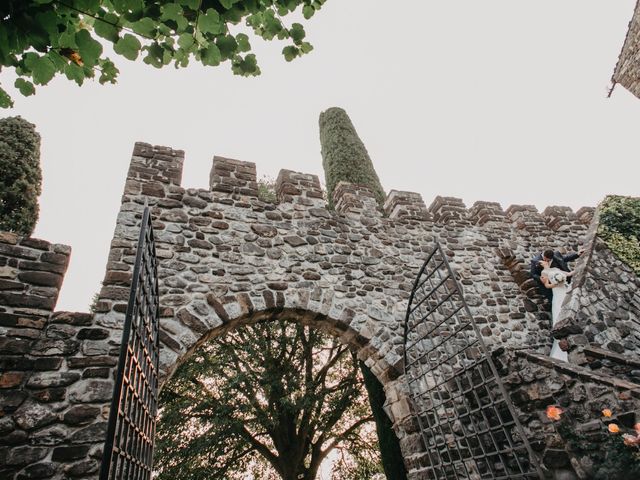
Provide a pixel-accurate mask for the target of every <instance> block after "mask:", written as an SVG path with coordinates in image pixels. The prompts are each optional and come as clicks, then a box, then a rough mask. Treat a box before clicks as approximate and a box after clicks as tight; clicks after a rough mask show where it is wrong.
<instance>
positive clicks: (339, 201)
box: [333, 182, 382, 217]
mask: <svg viewBox="0 0 640 480" xmlns="http://www.w3.org/2000/svg"><path fill="white" fill-rule="evenodd" d="M333 204H334V205H335V209H336V212H338V213H340V214H342V215H345V216H352V215H355V216H359V215H362V214H364V213H366V214H367V215H371V216H375V217H379V216H382V213H381V212H380V210H379V208H378V202H377V200H376V197H375V194H374V193H373V190H371V189H370V188H369V187H367V186H365V185H356V184H354V183H349V182H338V185H336V188H335V189H334V191H333Z"/></svg>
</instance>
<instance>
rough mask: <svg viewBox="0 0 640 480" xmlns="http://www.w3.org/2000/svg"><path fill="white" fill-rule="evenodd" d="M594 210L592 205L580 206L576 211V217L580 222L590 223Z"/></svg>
mask: <svg viewBox="0 0 640 480" xmlns="http://www.w3.org/2000/svg"><path fill="white" fill-rule="evenodd" d="M595 211H596V209H595V208H593V207H582V208H580V209H579V210H578V211H577V212H576V217H577V219H578V221H580V222H581V223H584V224H585V225H590V224H591V222H592V221H593V215H594V213H595Z"/></svg>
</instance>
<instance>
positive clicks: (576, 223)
mask: <svg viewBox="0 0 640 480" xmlns="http://www.w3.org/2000/svg"><path fill="white" fill-rule="evenodd" d="M183 162H184V152H183V151H182V150H174V149H172V148H168V147H162V146H152V145H149V144H147V143H142V142H138V143H136V144H135V147H134V151H133V155H132V159H131V167H130V169H129V175H128V178H127V184H126V187H125V194H132V195H138V194H142V195H145V196H148V197H158V198H165V197H166V198H169V199H171V200H165V201H164V203H167V202H169V203H170V202H172V201H173V200H174V199H177V198H182V193H180V192H181V191H182V190H180V191H177V190H176V188H177V187H179V186H180V179H181V176H182V166H183ZM256 179H257V169H256V164H255V163H253V162H246V161H241V160H235V159H230V158H225V157H220V156H214V157H213V163H212V167H211V173H210V176H209V184H210V191H211V192H213V193H214V196H215V195H221V196H223V197H225V196H229V197H233V198H235V200H238V201H240V202H241V204H243V205H244V204H246V205H249V203H247V202H249V201H250V200H251V199H252V198H255V199H256V200H257V199H258V183H257V180H256ZM275 194H276V199H277V202H278V203H280V204H282V205H283V206H284V205H290V207H291V208H294V209H296V210H299V211H300V210H304V209H305V208H327V202H326V199H325V192H324V191H323V190H322V186H321V184H320V180H319V178H318V176H317V175H314V174H309V173H302V172H295V171H293V170H288V169H282V170H280V172H279V174H278V177H277V179H276V183H275ZM197 196H198V198H199V199H198V200H197V201H195V203H196V204H201V203H202V201H203V200H206V199H207V195H206V194H205V193H204V192H200V191H199V192H198V195H197ZM238 196H239V197H241V198H240V199H238V198H236V197H238ZM212 198H215V197H212ZM332 200H333V204H334V206H335V211H336V212H337V213H338V214H340V215H344V216H347V217H358V216H361V215H363V214H364V212H367V213H368V214H371V215H372V216H374V217H380V216H386V217H387V218H389V219H391V220H414V221H420V222H434V223H436V224H440V225H453V224H456V225H460V226H464V225H476V226H478V227H485V226H487V227H489V226H494V227H500V226H502V227H509V228H516V229H518V230H522V231H525V232H544V231H555V232H563V233H572V232H573V233H580V232H583V231H584V230H585V229H586V227H587V226H588V225H589V224H590V222H591V220H592V218H593V212H594V209H593V208H592V207H582V208H581V209H579V210H578V211H577V212H575V213H574V212H573V210H572V209H571V208H569V207H562V206H550V207H547V208H546V209H545V210H544V211H543V212H542V213H540V212H539V211H538V210H537V209H536V207H535V206H533V205H511V206H510V207H509V208H507V209H506V210H504V209H503V208H502V207H501V205H500V204H499V203H497V202H491V201H477V202H475V203H474V204H473V206H472V207H471V208H469V209H467V207H466V205H465V204H464V202H463V201H462V200H461V199H459V198H455V197H445V196H437V197H436V198H435V199H434V200H433V201H432V203H431V204H430V205H429V207H427V206H426V205H425V202H424V200H423V198H422V196H421V195H420V194H419V193H416V192H407V191H399V190H391V191H390V192H389V194H388V195H387V198H386V200H385V202H384V205H383V206H382V208H379V207H378V205H377V202H376V201H375V196H374V194H373V192H372V191H371V189H369V188H368V187H366V186H363V185H356V184H351V183H348V182H340V183H339V184H338V185H337V186H336V188H335V190H334V192H333V199H332ZM233 201H234V200H232V199H231V198H229V199H227V200H224V202H225V203H229V202H231V203H233ZM191 203H194V202H191Z"/></svg>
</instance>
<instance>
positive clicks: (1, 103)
mask: <svg viewBox="0 0 640 480" xmlns="http://www.w3.org/2000/svg"><path fill="white" fill-rule="evenodd" d="M11 107H13V100H11V97H10V96H9V94H8V93H7V92H5V91H4V89H3V88H2V87H0V108H11Z"/></svg>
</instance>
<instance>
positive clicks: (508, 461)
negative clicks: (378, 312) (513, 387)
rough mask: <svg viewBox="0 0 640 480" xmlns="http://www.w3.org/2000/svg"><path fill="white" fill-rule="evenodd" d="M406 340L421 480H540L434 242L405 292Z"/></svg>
mask: <svg viewBox="0 0 640 480" xmlns="http://www.w3.org/2000/svg"><path fill="white" fill-rule="evenodd" d="M404 342H405V359H404V360H405V374H406V375H407V381H408V382H409V388H410V394H411V397H412V400H413V406H414V409H415V413H416V415H417V419H418V424H419V427H420V431H421V434H422V439H423V441H424V445H425V448H426V454H425V455H424V456H423V457H422V459H421V463H420V468H421V471H423V472H424V473H426V477H427V478H433V479H460V478H465V479H466V478H468V479H534V478H543V477H542V471H541V470H540V467H539V466H538V464H537V462H536V460H535V457H534V455H533V452H532V450H531V447H530V445H529V442H528V441H527V439H526V437H525V436H524V434H523V430H522V427H521V425H520V423H519V422H518V420H517V418H516V416H515V415H514V410H513V406H512V405H511V401H510V399H509V396H508V394H507V392H506V390H505V389H504V386H503V385H502V382H501V381H500V378H499V377H498V374H497V371H496V368H495V366H494V364H493V361H492V360H491V356H490V354H489V351H488V349H487V347H486V345H485V344H484V342H483V341H482V337H481V335H480V331H479V329H478V326H477V325H476V323H475V321H474V319H473V317H472V315H471V312H470V311H469V307H468V306H467V304H466V302H465V300H464V297H463V295H462V290H461V288H460V286H459V285H458V282H457V280H456V278H455V275H454V272H453V270H452V269H451V266H450V265H449V263H448V262H447V258H446V256H445V254H444V252H443V250H442V247H441V246H440V245H439V244H438V243H437V242H436V247H435V248H434V250H433V252H431V254H430V255H429V257H428V259H427V261H426V262H425V263H424V265H423V266H422V269H421V270H420V273H419V274H418V278H417V279H416V282H415V285H414V287H413V291H412V292H411V297H410V300H409V307H408V309H407V317H406V322H405V332H404Z"/></svg>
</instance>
